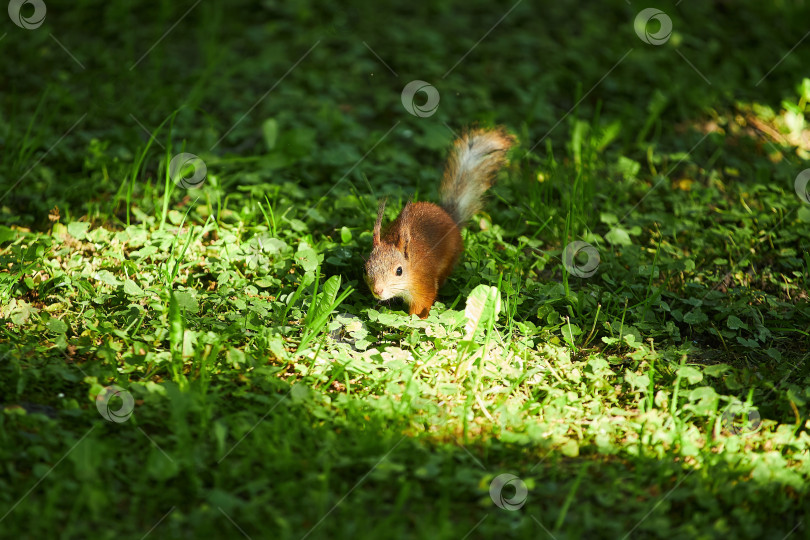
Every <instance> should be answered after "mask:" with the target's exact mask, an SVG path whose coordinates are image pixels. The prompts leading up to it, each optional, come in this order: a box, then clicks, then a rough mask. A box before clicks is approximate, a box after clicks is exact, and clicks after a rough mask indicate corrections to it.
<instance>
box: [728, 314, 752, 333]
mask: <svg viewBox="0 0 810 540" xmlns="http://www.w3.org/2000/svg"><path fill="white" fill-rule="evenodd" d="M726 326H728V327H729V328H731V329H732V330H739V329H740V328H744V329H745V330H748V325H747V324H745V323H744V322H743V321H742V320H740V318H738V317H735V316H734V315H730V316H729V318H728V320H727V321H726Z"/></svg>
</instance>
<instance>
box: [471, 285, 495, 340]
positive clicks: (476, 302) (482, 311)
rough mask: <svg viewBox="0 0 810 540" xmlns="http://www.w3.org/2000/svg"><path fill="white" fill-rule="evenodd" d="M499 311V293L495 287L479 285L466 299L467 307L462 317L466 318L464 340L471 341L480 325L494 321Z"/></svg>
mask: <svg viewBox="0 0 810 540" xmlns="http://www.w3.org/2000/svg"><path fill="white" fill-rule="evenodd" d="M500 311H501V293H500V291H498V289H497V287H493V286H490V285H479V286H477V287H476V288H475V289H473V290H472V292H471V293H470V296H469V297H467V307H465V308H464V315H465V316H466V317H467V323H466V324H465V325H464V330H465V338H464V339H467V340H469V339H471V338H472V337H473V335H474V334H475V332H476V331H477V330H478V328H479V326H480V325H481V324H482V323H483V324H489V321H490V320H492V321H493V322H494V321H496V320H497V318H498V314H499V313H500Z"/></svg>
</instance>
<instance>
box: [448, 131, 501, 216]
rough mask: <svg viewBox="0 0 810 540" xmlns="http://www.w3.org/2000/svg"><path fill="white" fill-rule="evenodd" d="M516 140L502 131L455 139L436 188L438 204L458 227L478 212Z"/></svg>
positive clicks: (467, 134)
mask: <svg viewBox="0 0 810 540" xmlns="http://www.w3.org/2000/svg"><path fill="white" fill-rule="evenodd" d="M513 144H515V138H514V137H512V136H511V135H509V133H507V132H506V130H505V129H504V128H501V127H499V128H495V129H475V130H470V131H467V132H465V133H464V134H463V135H462V136H461V137H460V138H458V139H457V140H456V142H455V143H454V145H453V150H452V151H451V152H450V157H449V159H448V160H447V167H446V168H445V170H444V178H443V179H442V185H441V187H440V188H439V195H440V197H441V205H442V208H444V209H445V210H446V211H447V213H448V214H450V216H451V217H452V218H453V221H455V222H456V223H457V224H458V226H459V227H463V226H464V224H465V223H466V222H467V220H469V219H470V217H472V215H473V214H475V213H476V212H478V211H479V210H480V209H481V204H482V198H483V196H484V192H485V191H486V190H488V189H489V188H490V187H492V184H493V183H494V182H495V175H496V174H497V172H498V170H499V169H500V168H501V166H503V163H504V160H505V159H506V151H507V150H509V148H511V147H512V145H513Z"/></svg>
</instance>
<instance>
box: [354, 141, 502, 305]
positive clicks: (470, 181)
mask: <svg viewBox="0 0 810 540" xmlns="http://www.w3.org/2000/svg"><path fill="white" fill-rule="evenodd" d="M514 143H515V139H514V137H513V136H512V135H510V134H509V133H507V132H506V130H505V129H504V128H502V127H498V128H495V129H473V130H469V131H466V132H465V133H464V134H463V135H462V136H461V137H459V138H458V139H457V140H456V141H455V143H454V144H453V149H452V150H451V151H450V157H449V158H448V160H447V166H446V167H445V169H444V177H443V178H442V183H441V186H440V188H439V195H440V199H441V204H440V205H436V204H433V203H429V202H416V203H411V202H409V203H407V204H406V205H405V208H403V209H402V212H400V214H399V216H398V217H397V218H396V219H395V220H394V221H393V222H391V224H390V225H389V226H388V227H387V228H386V230H385V233H381V232H380V228H381V226H382V219H383V211H384V210H385V201H384V200H383V201H381V202H380V207H379V210H378V211H377V222H376V223H375V224H374V234H373V240H372V250H371V255H370V256H369V258H368V261H367V262H366V274H365V280H366V283H367V284H368V287H369V289H371V293H372V294H373V295H374V297H375V298H377V299H378V300H388V299H390V298H397V297H399V298H402V299H404V300H405V302H406V303H407V304H408V312H409V313H410V314H414V313H415V314H416V315H418V316H419V317H420V318H422V319H424V318H426V317H427V316H428V313H429V312H430V308H431V306H433V302H434V300H436V294H437V293H438V292H439V288H440V287H441V286H442V285H443V284H444V281H445V280H446V279H447V276H449V275H450V272H452V271H453V267H454V266H455V264H456V261H457V260H458V257H459V255H461V252H462V251H464V244H463V242H462V240H461V228H462V227H464V224H465V223H466V222H467V221H468V220H469V219H470V217H472V216H473V214H475V213H476V212H478V211H479V210H480V209H481V206H482V199H483V196H484V192H485V191H486V190H487V189H489V188H490V187H491V186H492V184H493V183H494V181H495V175H496V174H497V172H498V170H500V168H501V167H502V166H503V163H504V161H505V159H506V151H507V150H509V148H511V147H512V145H513V144H514Z"/></svg>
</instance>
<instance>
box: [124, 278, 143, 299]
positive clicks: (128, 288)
mask: <svg viewBox="0 0 810 540" xmlns="http://www.w3.org/2000/svg"><path fill="white" fill-rule="evenodd" d="M124 292H125V293H127V294H128V295H129V296H143V290H142V289H141V288H140V287H139V286H138V284H137V283H135V282H134V281H132V280H131V279H127V280H126V281H124Z"/></svg>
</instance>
